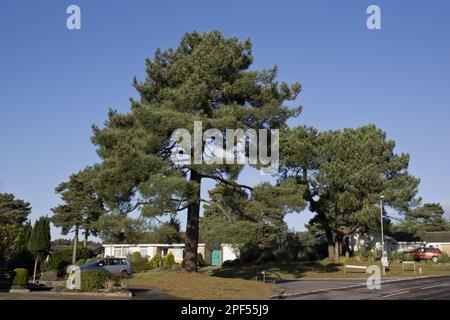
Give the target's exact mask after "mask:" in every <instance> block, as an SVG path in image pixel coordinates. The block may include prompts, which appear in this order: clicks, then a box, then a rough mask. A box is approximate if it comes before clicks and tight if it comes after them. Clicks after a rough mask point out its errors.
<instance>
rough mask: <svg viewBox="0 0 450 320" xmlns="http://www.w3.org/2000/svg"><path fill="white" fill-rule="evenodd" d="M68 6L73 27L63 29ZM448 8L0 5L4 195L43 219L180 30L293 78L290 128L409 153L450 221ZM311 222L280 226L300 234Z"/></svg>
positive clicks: (120, 2) (94, 2) (59, 0)
mask: <svg viewBox="0 0 450 320" xmlns="http://www.w3.org/2000/svg"><path fill="white" fill-rule="evenodd" d="M71 4H76V5H79V6H80V7H81V14H82V16H81V19H82V29H81V30H73V31H69V30H68V29H67V28H66V18H67V14H66V8H67V7H68V6H69V5H71ZM369 4H377V5H379V6H380V8H381V14H382V30H368V29H367V28H366V19H367V17H368V15H367V14H366V8H367V7H368V5H369ZM448 12H450V2H448V1H446V0H441V1H438V0H435V1H428V2H426V1H412V0H410V1H381V0H372V1H364V0H354V1H343V0H342V1H331V0H330V1H320V0H319V1H312V0H310V1H298V0H296V1H287V0H281V1H265V2H264V1H245V2H244V1H237V0H233V1H226V2H225V1H224V2H221V3H219V2H216V1H206V0H202V1H190V2H188V1H172V2H163V1H139V0H134V1H124V0H114V1H113V0H110V1H103V0H102V1H100V0H89V1H76V0H71V1H65V0H46V1H24V0H0V137H1V139H0V150H1V153H0V192H10V193H14V194H15V195H17V196H18V197H19V198H22V199H26V200H27V201H30V202H31V203H32V206H33V214H32V218H33V219H35V218H36V217H38V216H40V215H50V214H51V211H50V208H51V207H54V206H55V205H57V204H58V203H59V199H58V196H57V195H56V194H55V193H54V188H55V186H56V185H57V184H58V183H60V182H61V181H64V180H66V179H67V177H68V176H69V175H70V174H71V173H73V172H76V171H78V170H80V169H81V168H83V167H84V166H86V165H90V164H93V163H95V162H97V161H98V158H97V156H96V153H95V147H94V146H93V145H92V144H91V142H90V136H91V125H92V124H102V123H103V121H104V120H105V119H106V113H107V110H108V108H110V107H112V108H115V109H117V110H119V111H121V112H126V111H127V110H128V109H129V102H128V99H129V97H130V96H134V97H136V93H135V91H134V89H133V88H132V87H131V81H132V78H133V76H137V77H138V78H139V79H143V77H144V74H145V72H144V71H145V69H144V68H145V58H146V57H149V56H152V54H153V52H154V50H155V49H156V48H158V47H160V48H163V49H165V48H168V47H175V46H176V45H177V44H178V41H179V39H180V38H181V36H182V35H183V33H185V32H189V31H192V30H197V31H201V32H204V31H209V30H212V29H218V30H220V31H222V32H223V33H224V34H225V35H226V36H238V37H239V38H241V39H245V38H247V37H250V38H251V39H252V42H253V44H254V49H253V53H254V56H255V63H254V65H253V66H252V68H254V69H261V68H269V67H271V66H273V65H274V64H276V65H278V66H279V79H280V80H283V81H287V82H294V81H299V82H301V83H302V85H303V92H302V94H301V95H300V96H299V98H298V103H299V104H301V105H303V107H304V112H303V114H302V115H301V116H300V117H299V118H297V119H294V120H291V121H290V124H291V125H297V124H308V125H312V126H315V127H317V128H319V129H320V130H327V129H338V128H344V127H358V126H361V125H364V124H367V123H374V124H376V125H377V126H379V127H381V128H383V129H384V130H385V131H387V132H388V137H389V138H390V139H393V140H395V141H397V149H396V150H397V151H398V152H408V153H410V155H411V165H410V171H411V173H413V174H414V175H416V176H417V177H420V178H421V180H422V182H421V185H420V195H421V196H422V197H423V198H424V201H426V202H438V201H440V202H442V203H443V205H444V206H445V207H446V208H447V210H448V212H450V170H449V163H450V161H449V158H450V148H449V146H450V126H448V121H449V119H450V90H449V85H450V59H449V57H450V42H449V39H450V19H449V18H448ZM263 179H264V178H263V177H261V176H259V173H258V172H256V171H252V170H247V171H245V172H244V173H243V175H242V181H246V182H248V181H253V182H255V183H256V182H258V181H261V180H263ZM309 218H310V214H308V213H299V214H295V215H294V214H293V215H289V216H288V217H287V221H288V223H289V225H290V227H292V228H295V229H297V230H302V229H303V225H304V224H305V222H307V220H308V219H309ZM181 220H182V221H183V222H184V217H181ZM53 236H59V233H58V231H57V230H53Z"/></svg>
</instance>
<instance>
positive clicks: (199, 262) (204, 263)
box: [197, 253, 206, 267]
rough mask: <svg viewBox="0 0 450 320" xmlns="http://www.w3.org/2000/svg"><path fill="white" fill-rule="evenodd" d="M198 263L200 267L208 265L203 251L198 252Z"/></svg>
mask: <svg viewBox="0 0 450 320" xmlns="http://www.w3.org/2000/svg"><path fill="white" fill-rule="evenodd" d="M197 265H198V266H199V267H204V266H206V262H205V259H204V258H203V255H202V254H201V253H199V254H197Z"/></svg>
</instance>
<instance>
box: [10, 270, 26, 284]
mask: <svg viewBox="0 0 450 320" xmlns="http://www.w3.org/2000/svg"><path fill="white" fill-rule="evenodd" d="M27 283H28V270H27V269H25V268H16V269H14V270H13V274H12V285H13V286H18V287H25V286H26V285H27Z"/></svg>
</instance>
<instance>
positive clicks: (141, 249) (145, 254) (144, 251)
mask: <svg viewBox="0 0 450 320" xmlns="http://www.w3.org/2000/svg"><path fill="white" fill-rule="evenodd" d="M139 252H140V253H141V257H146V256H148V252H147V247H141V248H140V250H139Z"/></svg>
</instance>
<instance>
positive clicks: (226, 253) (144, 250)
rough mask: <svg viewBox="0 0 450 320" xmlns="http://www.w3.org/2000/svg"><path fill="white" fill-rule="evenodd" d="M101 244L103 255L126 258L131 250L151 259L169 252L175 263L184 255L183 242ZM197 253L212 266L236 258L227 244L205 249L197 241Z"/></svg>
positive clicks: (180, 260)
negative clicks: (216, 248)
mask: <svg viewBox="0 0 450 320" xmlns="http://www.w3.org/2000/svg"><path fill="white" fill-rule="evenodd" d="M102 246H103V248H104V256H105V257H116V258H126V257H129V256H130V255H131V254H132V253H133V252H139V253H140V254H141V257H147V258H148V259H151V258H153V257H154V256H156V255H158V256H161V257H165V256H166V255H167V254H168V253H169V252H171V253H172V254H173V256H174V258H175V262H177V263H181V262H182V261H183V257H184V243H174V244H162V243H158V244H155V243H151V244H103V245H102ZM197 253H199V254H201V255H202V256H203V259H204V260H205V261H206V262H207V263H208V264H211V265H214V266H220V265H221V264H222V263H223V262H224V261H226V260H234V259H236V258H237V254H236V252H235V250H234V249H233V247H232V246H231V245H228V244H222V245H221V248H220V250H219V249H218V250H207V249H206V246H205V244H204V243H199V244H198V249H197Z"/></svg>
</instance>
